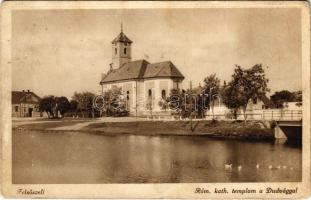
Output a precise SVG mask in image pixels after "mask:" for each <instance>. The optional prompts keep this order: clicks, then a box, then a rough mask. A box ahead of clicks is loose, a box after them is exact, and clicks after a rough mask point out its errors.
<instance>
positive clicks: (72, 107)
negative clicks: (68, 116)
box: [69, 99, 79, 115]
mask: <svg viewBox="0 0 311 200" xmlns="http://www.w3.org/2000/svg"><path fill="white" fill-rule="evenodd" d="M69 104H70V109H69V110H70V112H72V113H74V114H75V115H76V114H77V112H78V104H79V103H78V101H76V100H73V99H72V100H70V103H69Z"/></svg>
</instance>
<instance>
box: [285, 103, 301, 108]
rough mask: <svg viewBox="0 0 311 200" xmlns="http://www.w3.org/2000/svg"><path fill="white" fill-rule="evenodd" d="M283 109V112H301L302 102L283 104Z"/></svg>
mask: <svg viewBox="0 0 311 200" xmlns="http://www.w3.org/2000/svg"><path fill="white" fill-rule="evenodd" d="M283 108H284V109H285V110H302V102H284V103H283Z"/></svg>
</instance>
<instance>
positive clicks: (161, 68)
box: [100, 60, 184, 84]
mask: <svg viewBox="0 0 311 200" xmlns="http://www.w3.org/2000/svg"><path fill="white" fill-rule="evenodd" d="M160 77H161V78H178V79H184V76H183V75H182V74H181V72H180V71H179V70H178V69H177V67H176V66H175V65H174V64H173V63H172V62H171V61H165V62H159V63H153V64H150V63H149V62H148V61H146V60H136V61H132V62H128V63H125V64H124V65H123V66H122V67H120V68H118V69H113V70H111V71H110V72H108V73H107V75H106V76H104V77H103V78H102V80H101V82H100V83H101V84H104V83H109V82H114V81H124V80H136V79H147V78H160Z"/></svg>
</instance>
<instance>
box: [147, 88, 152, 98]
mask: <svg viewBox="0 0 311 200" xmlns="http://www.w3.org/2000/svg"><path fill="white" fill-rule="evenodd" d="M148 96H149V97H151V96H152V91H151V89H149V90H148Z"/></svg>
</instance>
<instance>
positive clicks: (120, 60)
mask: <svg viewBox="0 0 311 200" xmlns="http://www.w3.org/2000/svg"><path fill="white" fill-rule="evenodd" d="M111 43H112V68H114V69H117V68H120V67H122V65H123V64H124V63H127V62H130V61H131V56H132V55H131V44H132V43H133V42H132V41H131V40H130V39H129V38H128V37H127V36H126V35H125V34H124V33H123V28H122V24H121V32H120V34H119V35H118V36H117V37H116V38H115V39H114V40H113V41H112V42H111Z"/></svg>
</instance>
